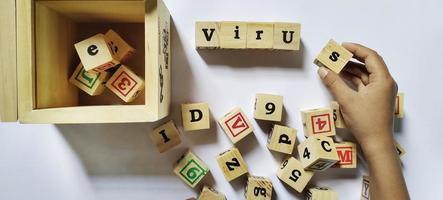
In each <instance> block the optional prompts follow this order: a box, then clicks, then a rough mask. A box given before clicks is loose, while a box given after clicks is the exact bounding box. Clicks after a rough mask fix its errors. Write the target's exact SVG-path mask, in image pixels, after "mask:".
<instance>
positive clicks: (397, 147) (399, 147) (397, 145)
mask: <svg viewBox="0 0 443 200" xmlns="http://www.w3.org/2000/svg"><path fill="white" fill-rule="evenodd" d="M394 145H395V149H397V153H398V156H400V158H401V157H403V156H404V155H405V154H406V150H405V149H404V148H403V147H402V146H401V145H400V144H399V143H398V142H397V141H394Z"/></svg>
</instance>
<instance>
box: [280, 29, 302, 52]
mask: <svg viewBox="0 0 443 200" xmlns="http://www.w3.org/2000/svg"><path fill="white" fill-rule="evenodd" d="M300 30H301V25H300V24H299V23H274V47H273V49H277V50H299V49H300Z"/></svg>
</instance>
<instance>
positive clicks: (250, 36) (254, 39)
mask: <svg viewBox="0 0 443 200" xmlns="http://www.w3.org/2000/svg"><path fill="white" fill-rule="evenodd" d="M273 43H274V24H272V23H259V22H255V23H248V31H247V39H246V48H248V49H272V46H273Z"/></svg>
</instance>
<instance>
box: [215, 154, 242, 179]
mask: <svg viewBox="0 0 443 200" xmlns="http://www.w3.org/2000/svg"><path fill="white" fill-rule="evenodd" d="M217 163H218V165H219V166H220V169H221V170H222V171H223V175H224V176H225V178H226V180H228V181H232V180H234V179H236V178H237V177H240V176H241V175H243V174H246V173H248V166H247V165H246V163H245V161H244V160H243V157H242V156H241V154H240V151H239V150H238V149H237V148H235V147H233V148H232V149H229V150H227V151H225V152H223V153H221V154H220V155H218V156H217Z"/></svg>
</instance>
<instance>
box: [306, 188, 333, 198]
mask: <svg viewBox="0 0 443 200" xmlns="http://www.w3.org/2000/svg"><path fill="white" fill-rule="evenodd" d="M306 199H308V200H337V199H338V198H337V192H335V191H333V190H331V189H330V188H325V187H315V188H310V189H309V190H308V192H307V193H306Z"/></svg>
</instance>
